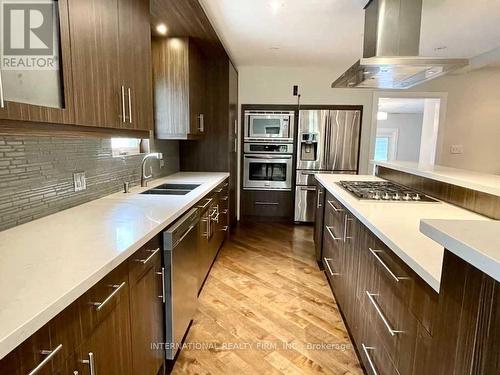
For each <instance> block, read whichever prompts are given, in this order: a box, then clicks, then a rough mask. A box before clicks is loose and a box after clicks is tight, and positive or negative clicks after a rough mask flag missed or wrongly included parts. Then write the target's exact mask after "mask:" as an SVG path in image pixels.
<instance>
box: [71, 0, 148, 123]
mask: <svg viewBox="0 0 500 375" xmlns="http://www.w3.org/2000/svg"><path fill="white" fill-rule="evenodd" d="M68 2H69V19H70V35H71V47H72V54H71V59H72V63H71V67H72V75H73V96H74V103H75V123H76V124H78V125H86V126H100V127H109V128H118V129H150V128H151V126H152V121H151V118H152V113H151V112H152V100H151V91H150V87H151V74H150V73H149V71H150V67H151V63H150V57H149V56H150V53H149V52H148V50H149V46H150V28H149V22H148V19H149V1H148V0H139V1H132V0H68Z"/></svg>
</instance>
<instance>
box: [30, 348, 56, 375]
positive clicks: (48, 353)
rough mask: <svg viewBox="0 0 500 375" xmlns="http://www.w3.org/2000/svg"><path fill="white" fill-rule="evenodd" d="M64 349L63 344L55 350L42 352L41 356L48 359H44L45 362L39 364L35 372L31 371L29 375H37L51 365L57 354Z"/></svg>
mask: <svg viewBox="0 0 500 375" xmlns="http://www.w3.org/2000/svg"><path fill="white" fill-rule="evenodd" d="M62 347H63V346H62V344H59V345H58V346H56V348H55V349H53V350H42V351H41V354H42V355H46V356H47V357H45V358H44V359H43V361H42V362H40V363H39V364H38V366H36V367H35V368H34V369H33V370H31V371H30V372H29V373H28V375H35V374H37V373H38V372H39V371H40V370H41V369H42V368H43V367H44V366H45V365H46V364H47V363H49V362H50V361H51V360H52V358H54V356H55V355H56V354H57V353H59V352H60V351H61V349H62Z"/></svg>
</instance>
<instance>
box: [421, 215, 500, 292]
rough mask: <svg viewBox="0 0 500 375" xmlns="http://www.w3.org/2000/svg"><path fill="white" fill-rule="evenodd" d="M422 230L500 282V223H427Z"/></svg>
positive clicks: (443, 221)
mask: <svg viewBox="0 0 500 375" xmlns="http://www.w3.org/2000/svg"><path fill="white" fill-rule="evenodd" d="M420 230H421V231H422V233H423V234H425V235H426V236H429V237H430V238H432V239H433V240H434V241H436V242H437V243H439V244H440V245H441V246H443V247H444V248H446V249H448V250H449V251H451V252H452V253H454V254H455V255H457V256H458V257H460V258H462V259H463V260H465V261H466V262H467V263H469V264H471V265H473V266H474V267H476V268H477V269H479V270H481V271H482V272H484V273H486V274H487V275H489V276H491V277H492V278H494V279H495V280H496V281H499V282H500V221H494V220H492V221H487V222H478V221H474V220H472V221H471V220H423V221H422V222H421V224H420Z"/></svg>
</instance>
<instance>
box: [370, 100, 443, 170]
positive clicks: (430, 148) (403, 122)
mask: <svg viewBox="0 0 500 375" xmlns="http://www.w3.org/2000/svg"><path fill="white" fill-rule="evenodd" d="M445 99H446V96H445V94H438V95H436V94H435V93H433V94H432V96H430V95H426V94H425V93H392V92H391V93H376V94H375V97H374V110H373V128H372V142H371V153H370V155H371V160H372V161H373V162H407V163H415V164H419V165H427V166H429V165H435V164H436V158H437V155H438V151H439V149H440V145H439V125H440V123H442V122H443V120H444V109H445V105H444V101H445Z"/></svg>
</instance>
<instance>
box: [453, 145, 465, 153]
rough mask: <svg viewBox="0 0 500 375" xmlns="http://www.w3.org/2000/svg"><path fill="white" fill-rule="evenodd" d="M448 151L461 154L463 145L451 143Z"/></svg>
mask: <svg viewBox="0 0 500 375" xmlns="http://www.w3.org/2000/svg"><path fill="white" fill-rule="evenodd" d="M450 153H452V154H455V155H458V154H463V153H464V146H463V145H451V147H450Z"/></svg>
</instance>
